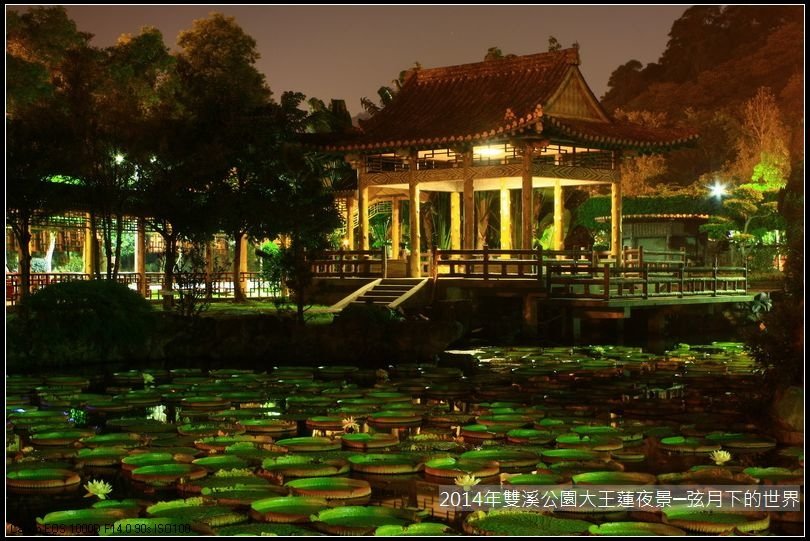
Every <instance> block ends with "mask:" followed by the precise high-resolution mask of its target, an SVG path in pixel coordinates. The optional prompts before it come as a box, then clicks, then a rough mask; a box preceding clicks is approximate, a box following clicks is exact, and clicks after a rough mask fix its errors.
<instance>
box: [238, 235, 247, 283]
mask: <svg viewBox="0 0 810 541" xmlns="http://www.w3.org/2000/svg"><path fill="white" fill-rule="evenodd" d="M239 243H240V252H239V281H240V282H241V283H242V285H244V284H245V275H244V274H243V273H245V272H247V271H248V238H247V235H242V237H241V238H240V239H239Z"/></svg>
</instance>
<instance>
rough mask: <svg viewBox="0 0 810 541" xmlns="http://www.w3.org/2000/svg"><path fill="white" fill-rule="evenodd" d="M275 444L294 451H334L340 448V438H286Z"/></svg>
mask: <svg viewBox="0 0 810 541" xmlns="http://www.w3.org/2000/svg"><path fill="white" fill-rule="evenodd" d="M276 445H279V446H281V447H286V448H287V449H289V450H290V451H295V452H314V451H336V450H338V449H340V447H341V444H340V440H333V439H331V438H321V437H303V438H287V439H283V440H278V441H277V442H276Z"/></svg>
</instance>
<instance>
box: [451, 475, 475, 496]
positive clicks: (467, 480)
mask: <svg viewBox="0 0 810 541" xmlns="http://www.w3.org/2000/svg"><path fill="white" fill-rule="evenodd" d="M455 482H456V485H457V486H460V487H461V488H463V489H464V492H467V491H468V490H470V489H471V488H472V487H474V486H475V485H477V484H478V483H480V482H481V480H480V479H479V478H477V477H476V476H474V475H470V474H469V473H467V474H464V475H459V476H458V477H456V481H455Z"/></svg>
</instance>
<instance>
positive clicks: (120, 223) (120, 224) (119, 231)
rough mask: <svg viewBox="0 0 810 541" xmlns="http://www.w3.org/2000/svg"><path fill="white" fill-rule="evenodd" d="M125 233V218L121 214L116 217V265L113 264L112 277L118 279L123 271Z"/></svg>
mask: <svg viewBox="0 0 810 541" xmlns="http://www.w3.org/2000/svg"><path fill="white" fill-rule="evenodd" d="M123 233H124V217H123V216H121V214H117V215H116V216H115V263H114V264H113V269H112V277H113V279H114V280H117V279H118V272H119V271H120V270H121V236H122V235H123Z"/></svg>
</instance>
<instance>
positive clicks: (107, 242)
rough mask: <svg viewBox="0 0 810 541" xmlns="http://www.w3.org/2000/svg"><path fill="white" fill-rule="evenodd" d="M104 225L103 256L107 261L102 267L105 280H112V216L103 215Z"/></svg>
mask: <svg viewBox="0 0 810 541" xmlns="http://www.w3.org/2000/svg"><path fill="white" fill-rule="evenodd" d="M102 223H103V224H104V226H103V228H102V234H103V237H104V255H105V256H106V257H107V261H106V263H105V265H104V268H105V274H106V276H107V280H112V277H113V257H112V256H113V245H112V229H113V228H112V216H111V215H110V214H109V213H105V214H104V218H103V219H102Z"/></svg>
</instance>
